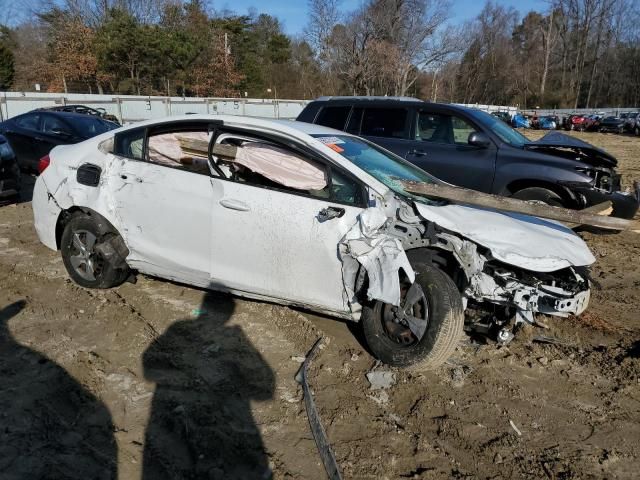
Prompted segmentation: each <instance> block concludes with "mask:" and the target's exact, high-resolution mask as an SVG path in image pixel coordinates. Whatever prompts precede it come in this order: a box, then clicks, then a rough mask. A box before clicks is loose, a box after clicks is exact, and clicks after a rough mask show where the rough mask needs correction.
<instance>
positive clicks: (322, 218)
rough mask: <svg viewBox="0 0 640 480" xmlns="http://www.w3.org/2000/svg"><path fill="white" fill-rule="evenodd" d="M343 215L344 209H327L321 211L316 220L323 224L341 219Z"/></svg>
mask: <svg viewBox="0 0 640 480" xmlns="http://www.w3.org/2000/svg"><path fill="white" fill-rule="evenodd" d="M343 215H344V208H338V207H327V208H323V209H322V210H320V211H319V212H318V215H317V216H316V218H317V219H318V221H319V222H320V223H322V222H326V221H327V220H331V219H333V218H340V217H341V216H343Z"/></svg>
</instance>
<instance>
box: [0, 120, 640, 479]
mask: <svg viewBox="0 0 640 480" xmlns="http://www.w3.org/2000/svg"><path fill="white" fill-rule="evenodd" d="M530 135H531V136H532V137H533V136H536V135H538V134H537V133H535V132H534V133H532V134H530ZM575 135H576V136H579V137H580V138H584V139H585V140H587V141H588V142H591V143H594V144H595V145H598V146H601V147H604V148H605V149H607V150H609V151H610V152H611V153H613V154H614V155H616V156H618V158H619V160H620V170H621V172H622V173H623V174H624V176H625V178H624V180H625V182H626V183H627V184H629V181H630V180H631V179H632V178H640V138H633V137H627V136H615V135H607V134H589V133H583V134H578V133H576V134H575ZM583 236H584V238H585V240H586V241H587V242H588V244H589V246H590V247H591V249H592V250H593V251H594V253H595V256H596V257H597V259H598V260H597V263H596V264H595V266H594V269H593V272H594V275H593V276H594V278H595V279H596V280H597V281H598V282H599V284H600V288H598V289H595V290H594V292H593V297H592V304H591V306H590V308H589V309H588V311H587V313H585V314H584V315H582V316H581V317H579V318H571V319H568V320H561V319H558V320H556V319H551V318H547V319H545V322H546V323H547V324H548V325H549V329H547V330H542V329H527V330H525V331H524V332H522V335H520V336H518V337H516V339H515V340H514V341H513V342H512V343H511V344H510V345H509V346H507V347H501V348H498V347H496V346H495V345H491V344H489V345H478V344H475V343H472V342H471V341H470V340H469V339H468V338H465V339H464V341H463V342H462V343H461V344H460V347H459V349H458V350H457V352H456V355H455V356H454V358H452V359H451V360H450V362H449V363H448V364H447V365H445V366H444V367H442V368H441V369H439V370H438V371H435V372H426V373H422V374H417V373H410V372H407V371H403V370H395V369H389V368H387V367H385V366H382V365H379V364H377V363H376V362H375V360H374V359H373V358H372V357H371V356H370V355H369V354H368V353H367V351H366V349H365V348H364V347H363V345H362V343H361V337H360V335H359V332H358V329H357V327H356V328H354V327H352V326H350V325H347V324H345V323H343V322H341V321H337V320H333V319H329V318H325V317H320V316H316V315H312V314H309V313H307V312H302V311H298V310H293V309H289V308H284V307H279V306H274V305H269V304H264V303H259V302H252V301H246V300H242V299H239V298H235V297H231V296H226V295H219V294H212V293H207V292H204V291H202V290H198V289H194V288H189V287H185V286H182V285H176V284H173V283H169V282H165V281H160V280H155V279H151V278H145V277H139V279H138V283H137V284H135V285H133V284H130V283H127V284H125V285H123V286H122V287H120V288H117V289H114V290H108V291H95V290H85V289H82V288H80V287H78V286H76V285H75V284H73V283H72V282H71V281H70V280H69V279H68V277H67V274H66V272H65V270H64V267H63V264H62V261H61V259H60V255H59V254H58V253H56V252H52V251H50V250H48V249H46V248H45V247H44V246H42V245H41V244H39V242H38V240H37V238H36V235H35V232H34V229H33V221H32V213H31V204H30V203H29V202H25V203H22V204H19V205H16V206H6V207H2V208H0V479H2V480H4V479H7V480H9V479H10V480H14V479H51V480H53V479H67V478H71V479H89V478H96V479H104V480H107V479H111V478H116V477H117V478H119V479H123V480H128V479H139V478H144V479H160V478H171V479H183V478H198V479H200V478H211V479H218V478H220V479H222V478H267V477H268V472H269V470H271V471H272V472H273V478H276V479H323V478H326V477H325V473H324V470H323V467H322V465H321V463H320V459H319V456H318V453H317V450H316V447H315V444H314V441H313V438H312V436H311V433H310V430H309V426H308V423H307V417H306V414H305V410H304V404H303V402H302V395H301V390H300V387H299V386H298V385H297V384H296V382H295V381H294V375H295V373H296V370H297V369H298V367H299V362H300V361H301V357H303V356H304V354H305V352H306V351H307V350H308V349H309V347H310V346H311V345H312V343H313V341H314V340H315V338H316V337H317V336H319V335H323V336H325V337H326V339H327V340H326V341H327V342H328V343H327V345H326V347H325V348H324V349H323V350H322V351H321V352H320V353H319V355H318V357H317V359H316V361H315V362H314V364H313V367H312V372H311V376H310V379H311V384H312V388H313V390H314V392H315V399H316V402H317V405H318V408H319V411H320V415H321V418H322V421H323V423H324V425H325V428H326V430H327V433H328V436H329V439H330V441H331V443H332V445H333V448H334V450H335V453H336V457H337V460H338V463H339V465H340V468H341V470H342V472H343V476H344V478H362V479H392V478H393V479H396V478H420V479H445V478H478V479H485V478H486V479H489V478H491V479H501V478H502V479H508V478H531V479H541V478H552V479H573V478H576V479H577V478H580V479H585V478H598V479H599V478H629V479H631V478H638V472H640V342H639V340H640V322H638V320H639V317H640V314H639V312H640V296H639V295H638V293H640V292H639V286H640V266H639V263H638V258H639V257H638V255H639V253H640V235H637V234H631V233H622V234H617V235H616V234H614V235H594V234H590V233H585V234H583ZM537 335H544V336H547V337H553V338H554V339H555V340H556V341H555V342H554V343H541V342H539V341H536V336H537ZM372 370H382V371H389V370H390V371H391V372H392V373H393V374H394V375H395V382H394V384H393V385H392V386H391V388H389V389H386V390H373V389H371V387H370V384H369V382H368V381H367V378H366V374H367V373H368V372H370V371H372Z"/></svg>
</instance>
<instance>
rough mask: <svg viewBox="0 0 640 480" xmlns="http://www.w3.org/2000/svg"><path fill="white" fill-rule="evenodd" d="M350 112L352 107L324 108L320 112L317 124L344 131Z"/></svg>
mask: <svg viewBox="0 0 640 480" xmlns="http://www.w3.org/2000/svg"><path fill="white" fill-rule="evenodd" d="M350 111H351V107H324V108H323V109H322V110H321V111H320V114H319V115H318V118H317V119H316V123H317V124H318V125H323V126H325V127H329V128H335V129H336V130H344V126H345V124H346V123H347V117H348V116H349V112H350Z"/></svg>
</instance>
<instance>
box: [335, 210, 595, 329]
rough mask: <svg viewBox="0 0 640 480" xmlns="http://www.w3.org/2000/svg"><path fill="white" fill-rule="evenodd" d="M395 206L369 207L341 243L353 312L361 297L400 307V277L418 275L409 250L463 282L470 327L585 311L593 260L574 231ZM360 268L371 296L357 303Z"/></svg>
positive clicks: (481, 214) (495, 215)
mask: <svg viewBox="0 0 640 480" xmlns="http://www.w3.org/2000/svg"><path fill="white" fill-rule="evenodd" d="M394 207H395V208H391V209H389V208H387V209H386V211H385V209H383V208H382V207H371V208H369V209H367V210H365V211H364V212H363V214H362V215H361V217H360V219H359V223H358V224H357V225H355V226H354V227H353V228H352V230H351V231H350V232H349V233H348V234H347V235H346V236H345V238H344V239H343V241H342V242H341V245H340V252H341V258H342V261H343V273H344V281H345V289H346V291H347V297H348V301H349V304H350V306H351V309H352V311H353V312H354V313H355V312H357V311H359V310H360V308H361V305H360V304H359V302H360V301H361V300H379V301H382V302H384V303H388V304H390V305H398V303H399V299H400V290H399V282H398V278H399V277H400V276H401V275H402V274H405V275H407V276H408V277H409V279H410V281H413V278H414V275H415V273H414V271H413V270H412V268H411V266H410V264H409V262H408V260H407V255H406V253H405V252H406V251H408V250H411V249H418V248H422V249H426V250H427V251H428V252H431V253H432V254H433V256H434V257H433V258H434V263H435V264H436V265H437V266H438V267H440V268H441V269H443V270H445V271H446V273H447V274H449V276H450V277H451V278H452V279H453V280H454V282H455V283H456V284H457V285H458V288H459V290H460V293H461V295H462V297H463V302H464V304H465V310H466V315H467V319H468V323H469V325H470V326H471V329H473V325H474V324H480V325H482V324H484V325H485V326H486V328H485V330H488V329H489V328H491V327H492V326H496V325H497V326H501V325H505V324H506V323H508V322H509V321H511V320H512V319H514V318H515V322H516V324H519V323H523V322H527V323H531V324H535V323H536V320H535V314H537V313H541V314H546V315H555V316H560V317H567V316H569V315H579V314H581V313H582V312H583V311H584V310H585V309H586V308H587V306H588V304H589V298H590V290H589V273H588V267H589V265H590V264H591V263H592V262H593V260H594V258H593V256H592V255H591V252H589V250H588V248H587V247H586V245H585V244H584V242H583V241H582V240H581V239H580V238H579V237H578V236H577V235H575V234H574V233H573V232H572V231H571V230H569V229H566V228H565V227H562V226H561V225H559V224H557V223H552V222H536V221H535V219H533V217H531V218H530V219H529V218H524V217H523V218H522V219H518V218H514V217H513V216H505V215H504V214H501V213H499V212H491V211H487V210H482V209H473V208H468V207H458V206H453V205H449V206H428V208H422V207H425V206H424V205H418V204H416V205H415V207H416V208H415V209H414V206H411V205H409V204H407V203H404V202H397V204H395V205H394ZM389 210H391V211H393V212H395V215H389ZM436 219H437V220H439V221H437V222H436V221H434V220H436ZM478 220H481V221H482V222H484V226H483V228H480V227H479V226H478V225H477V224H476V223H477V222H478ZM474 222H475V223H474ZM443 225H447V227H443ZM454 227H455V228H456V230H457V231H453V228H454ZM496 227H501V228H497V229H496ZM399 247H400V248H399ZM544 252H546V253H544ZM360 267H362V268H360ZM363 270H364V271H365V272H366V273H367V279H368V281H367V286H368V290H367V292H366V296H367V298H366V299H362V298H361V299H359V298H358V295H357V292H358V290H359V289H358V280H359V279H358V275H359V274H360V277H361V276H362V271H363ZM416 273H417V272H416ZM360 283H361V284H362V282H360Z"/></svg>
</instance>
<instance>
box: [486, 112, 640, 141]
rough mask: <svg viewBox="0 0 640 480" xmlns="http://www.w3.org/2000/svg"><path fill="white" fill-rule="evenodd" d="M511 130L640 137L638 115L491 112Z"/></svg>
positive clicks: (639, 118) (634, 113)
mask: <svg viewBox="0 0 640 480" xmlns="http://www.w3.org/2000/svg"><path fill="white" fill-rule="evenodd" d="M491 115H493V116H494V117H496V118H499V119H500V120H502V121H503V122H504V123H506V124H507V125H510V126H512V127H513V128H533V129H536V130H560V129H564V130H577V131H580V132H603V133H605V132H608V133H620V134H622V133H633V134H635V135H639V136H640V113H639V112H628V113H622V114H620V115H619V116H615V115H606V114H604V113H593V114H588V115H586V114H577V113H574V114H570V115H564V116H561V115H540V116H538V115H536V114H533V115H529V114H525V113H522V112H518V113H516V114H514V115H513V116H511V114H509V113H508V112H504V111H499V112H492V113H491Z"/></svg>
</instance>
